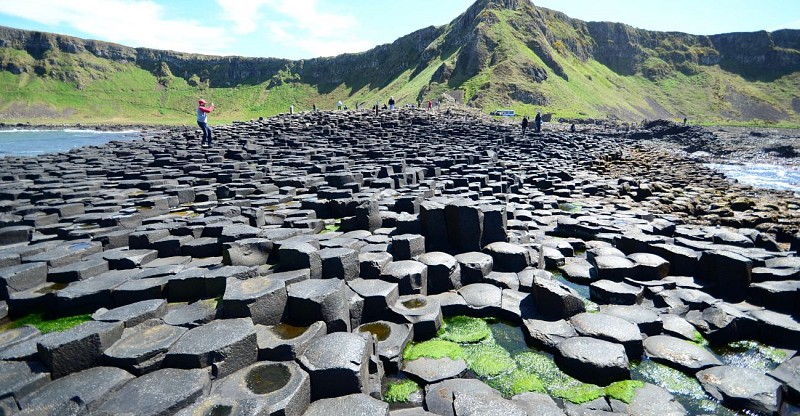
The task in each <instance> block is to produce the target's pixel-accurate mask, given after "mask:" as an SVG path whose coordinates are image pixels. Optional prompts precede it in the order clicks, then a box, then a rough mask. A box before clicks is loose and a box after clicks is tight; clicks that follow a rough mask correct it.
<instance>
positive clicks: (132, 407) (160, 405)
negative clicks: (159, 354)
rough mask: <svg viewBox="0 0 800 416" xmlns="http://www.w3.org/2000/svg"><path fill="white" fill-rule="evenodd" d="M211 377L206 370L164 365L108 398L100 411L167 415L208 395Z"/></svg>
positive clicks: (104, 412) (145, 415)
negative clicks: (162, 367) (163, 367)
mask: <svg viewBox="0 0 800 416" xmlns="http://www.w3.org/2000/svg"><path fill="white" fill-rule="evenodd" d="M210 388H211V379H210V377H209V373H208V371H207V370H203V369H193V370H181V369H176V368H165V369H162V370H158V371H154V372H152V373H149V374H145V375H143V376H141V377H139V378H137V379H135V380H132V381H131V382H129V383H127V384H125V385H124V386H123V387H122V388H121V389H119V390H117V392H116V393H114V394H112V395H111V396H108V397H106V398H105V399H104V400H103V401H102V402H101V403H100V404H99V405H98V406H97V407H96V408H95V413H97V414H116V415H122V414H136V415H141V416H151V415H152V416H157V415H167V414H172V413H175V412H177V411H178V410H180V409H182V408H184V407H186V406H187V405H189V404H191V403H192V402H194V401H195V400H197V399H198V398H200V397H201V396H204V395H206V394H208V391H209V389H210Z"/></svg>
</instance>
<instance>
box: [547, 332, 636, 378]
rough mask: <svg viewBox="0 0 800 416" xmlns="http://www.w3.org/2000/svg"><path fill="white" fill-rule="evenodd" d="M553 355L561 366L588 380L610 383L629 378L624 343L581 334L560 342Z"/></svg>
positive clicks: (574, 375) (568, 371) (566, 370)
mask: <svg viewBox="0 0 800 416" xmlns="http://www.w3.org/2000/svg"><path fill="white" fill-rule="evenodd" d="M554 355H555V359H556V363H558V365H559V367H561V368H563V369H564V371H565V372H567V373H568V374H570V375H572V376H573V377H575V378H577V379H579V380H582V381H584V382H587V383H594V384H599V385H607V384H610V383H613V382H615V381H620V380H626V379H628V378H630V371H629V370H628V357H627V356H626V355H625V348H624V347H623V346H622V344H616V343H613V342H608V341H603V340H600V339H597V338H590V337H580V336H579V337H573V338H567V339H565V340H564V341H561V342H560V343H559V344H558V345H557V346H556V351H555V353H554Z"/></svg>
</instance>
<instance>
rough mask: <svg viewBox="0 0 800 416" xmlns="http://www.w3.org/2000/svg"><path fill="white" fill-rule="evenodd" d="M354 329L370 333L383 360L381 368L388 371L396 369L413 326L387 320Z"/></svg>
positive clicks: (410, 338)
mask: <svg viewBox="0 0 800 416" xmlns="http://www.w3.org/2000/svg"><path fill="white" fill-rule="evenodd" d="M355 331H357V332H361V333H365V332H366V333H370V334H372V335H373V336H374V337H375V340H376V341H377V345H376V347H377V353H378V356H379V357H380V359H381V361H382V362H383V368H384V369H385V370H386V371H387V372H389V373H395V372H397V371H398V369H399V366H400V362H401V360H402V354H403V350H404V349H405V348H406V345H408V343H409V342H411V340H412V339H413V338H414V331H413V327H412V326H411V325H410V324H405V325H400V324H396V323H394V322H388V321H377V322H370V323H368V324H363V325H361V326H359V327H358V328H356V329H355Z"/></svg>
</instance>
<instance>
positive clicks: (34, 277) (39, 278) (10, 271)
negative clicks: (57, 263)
mask: <svg viewBox="0 0 800 416" xmlns="http://www.w3.org/2000/svg"><path fill="white" fill-rule="evenodd" d="M46 281H47V263H44V262H35V263H23V264H18V265H16V266H9V267H3V268H2V269H0V300H6V299H8V295H9V293H13V292H21V291H23V290H28V289H31V288H33V287H36V286H38V285H41V284H43V283H45V282H46Z"/></svg>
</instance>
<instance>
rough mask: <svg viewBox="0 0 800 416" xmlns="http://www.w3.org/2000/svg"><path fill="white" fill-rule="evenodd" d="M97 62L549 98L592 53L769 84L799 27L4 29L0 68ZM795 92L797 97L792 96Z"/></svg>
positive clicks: (799, 48) (512, 15) (520, 1)
mask: <svg viewBox="0 0 800 416" xmlns="http://www.w3.org/2000/svg"><path fill="white" fill-rule="evenodd" d="M13 51H24V53H14V52H13ZM92 59H94V61H93V62H92V61H91V60H92ZM97 60H101V61H102V62H98V61H97ZM576 60H577V63H575V61H576ZM103 62H112V63H114V64H115V65H135V66H137V67H139V68H142V69H145V70H147V71H149V72H150V73H152V74H153V75H155V76H156V77H158V78H159V82H162V81H161V80H165V81H164V82H168V80H169V78H170V77H171V76H175V77H181V78H183V79H185V80H186V81H187V82H188V83H189V85H191V86H200V85H202V86H209V87H222V88H225V87H235V86H237V85H261V84H265V83H266V88H267V89H269V88H271V87H274V86H276V85H280V84H282V83H286V82H292V83H302V84H306V85H309V86H312V87H314V89H315V90H316V91H317V92H318V93H319V94H321V95H324V94H328V93H331V92H332V91H334V90H337V89H338V88H340V87H344V88H345V89H346V90H349V91H361V90H363V89H364V88H366V90H367V91H374V92H378V91H381V90H383V89H385V88H387V87H388V86H389V85H392V86H393V87H392V88H395V87H396V86H397V85H398V84H397V83H396V81H397V80H398V79H399V77H401V76H402V75H403V74H407V73H409V71H411V72H410V73H411V78H414V77H416V76H417V75H419V74H421V73H423V72H424V71H426V69H428V68H431V71H429V72H427V74H432V75H426V76H427V77H428V78H427V79H425V80H423V81H424V83H427V85H426V86H425V87H423V89H422V90H420V91H418V92H413V93H411V94H406V96H409V95H412V96H414V95H418V96H419V97H422V96H424V95H425V94H426V93H428V92H431V91H434V92H436V91H438V92H441V89H442V88H448V89H450V90H461V91H462V92H461V93H462V95H464V96H465V99H466V100H467V101H470V100H472V101H475V100H479V98H481V96H483V97H488V96H491V97H493V98H492V100H494V101H493V103H497V102H503V103H505V102H508V103H509V105H513V103H514V102H522V103H527V104H532V105H547V104H548V103H550V102H551V101H552V100H551V99H550V98H553V97H548V94H552V92H550V91H547V88H540V87H541V86H543V85H545V84H546V83H550V82H552V81H553V80H563V81H567V82H570V81H571V77H572V76H575V75H576V74H577V75H578V76H579V78H581V77H586V78H588V79H590V80H591V79H592V78H591V76H590V75H589V73H588V72H591V71H592V70H588V69H587V68H589V67H590V66H591V65H594V64H593V62H595V63H599V64H601V65H603V66H604V67H605V68H607V69H608V70H610V71H613V73H615V74H616V75H618V76H622V77H629V76H633V75H638V74H641V75H643V76H644V77H646V78H648V79H649V80H651V81H659V80H661V79H664V78H668V77H671V76H675V75H676V74H681V73H682V74H684V75H694V74H698V73H700V72H702V71H703V67H716V66H718V67H719V68H720V69H722V70H723V71H726V72H727V73H730V74H735V75H738V76H741V77H743V78H745V80H748V81H766V82H770V81H774V80H777V79H779V78H781V77H784V76H787V75H790V74H794V73H796V72H800V30H780V31H776V32H772V33H769V32H763V31H762V32H754V33H728V34H720V35H713V36H697V35H690V34H685V33H677V32H653V31H647V30H643V29H637V28H634V27H631V26H628V25H625V24H621V23H611V22H584V21H581V20H577V19H572V18H570V17H568V16H566V15H564V14H563V13H560V12H557V11H553V10H549V9H545V8H538V7H535V6H534V5H533V4H532V3H531V2H530V1H528V0H477V1H476V2H475V3H474V4H473V5H472V6H470V7H469V8H468V9H467V10H466V11H465V12H464V13H463V14H462V15H460V16H458V17H457V18H456V19H454V20H453V21H452V22H451V23H450V24H449V25H444V26H441V27H427V28H423V29H420V30H418V31H415V32H413V33H411V34H409V35H406V36H403V37H401V38H399V39H397V40H396V41H394V42H392V43H391V44H385V45H380V46H377V47H375V48H373V49H371V50H369V51H366V52H362V53H355V54H343V55H339V56H335V57H328V58H315V59H307V60H297V61H293V60H287V59H277V58H247V57H238V56H208V55H198V54H188V53H181V52H174V51H163V50H154V49H148V48H132V47H127V46H123V45H118V44H113V43H108V42H100V41H94V40H84V39H79V38H75V37H71V36H64V35H58V34H51V33H42V32H32V31H25V30H19V29H13V28H7V27H0V70H5V71H9V72H12V73H14V74H21V73H26V72H27V73H35V74H37V75H38V76H41V77H49V78H51V79H55V80H59V81H64V82H71V83H73V84H75V85H76V86H77V87H78V88H79V89H80V88H81V85H82V83H87V82H91V81H92V80H93V79H96V78H102V77H103V73H104V71H110V70H112V69H110V68H109V67H108V66H107V65H103V64H102V63H103ZM584 64H585V65H586V68H584V67H581V65H584ZM576 65H577V66H576ZM434 66H435V68H434ZM116 68H117V69H119V67H116ZM80 71H84V73H83V74H81V73H80ZM86 71H88V75H87V74H86V73H85V72H86ZM587 71H588V72H587ZM603 77H604V78H608V77H607V76H603ZM476 79H477V80H479V81H476ZM791 82H794V81H791ZM479 83H480V84H479ZM467 84H469V88H470V89H471V90H470V91H467V87H465V85H467ZM442 86H444V87H442ZM436 88H439V89H438V90H436ZM476 90H479V91H481V92H480V93H476V92H475V91H476ZM438 92H436V93H438ZM562 92H563V90H562ZM594 94H604V93H600V92H594ZM605 98H606V97H605V96H603V98H602V99H605ZM673 98H675V97H673ZM793 98H794V99H795V100H800V97H797V96H796V94H795V96H794V97H793ZM723 99H725V98H724V97H723ZM596 101H597V100H596ZM774 101H775V100H773V103H771V104H770V105H773V104H774ZM789 102H790V103H789V104H786V105H784V108H788V109H789V111H792V112H794V113H796V112H797V111H795V110H793V108H794V107H793V105H792V104H791V102H794V101H792V98H789ZM476 104H478V105H481V103H480V102H476ZM648 105H649V104H648ZM723 110H724V111H728V110H725V109H723ZM645 113H646V112H645Z"/></svg>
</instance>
